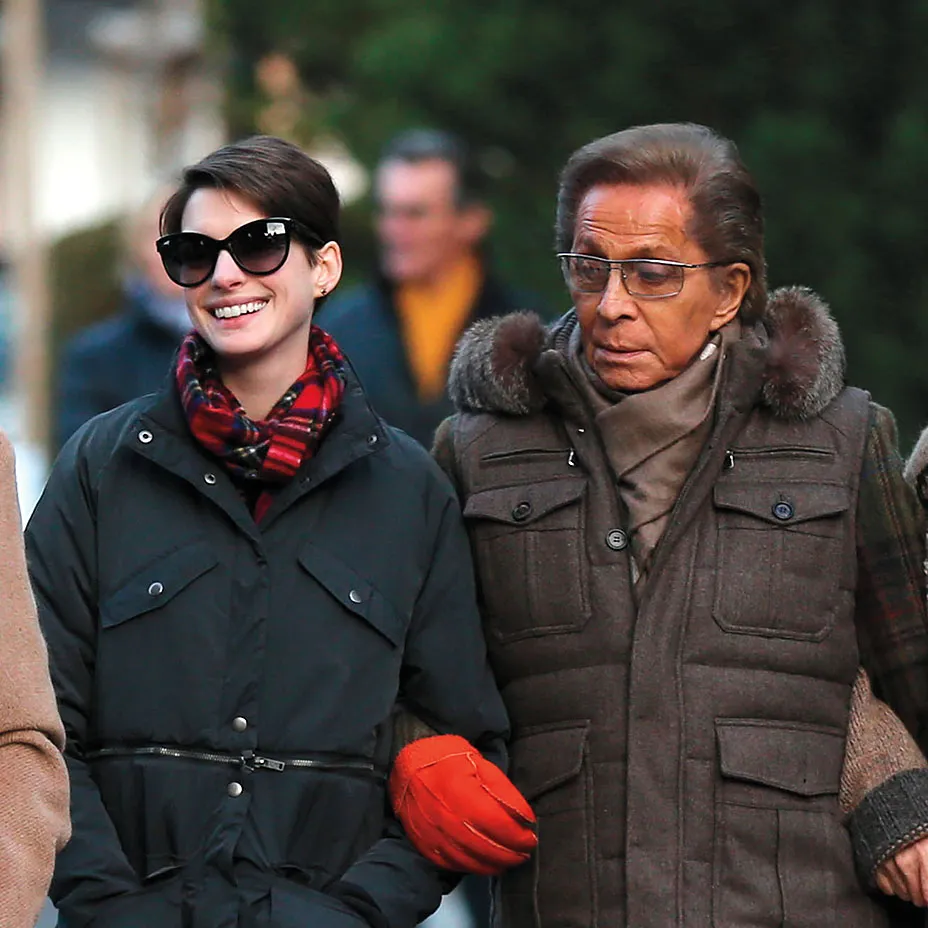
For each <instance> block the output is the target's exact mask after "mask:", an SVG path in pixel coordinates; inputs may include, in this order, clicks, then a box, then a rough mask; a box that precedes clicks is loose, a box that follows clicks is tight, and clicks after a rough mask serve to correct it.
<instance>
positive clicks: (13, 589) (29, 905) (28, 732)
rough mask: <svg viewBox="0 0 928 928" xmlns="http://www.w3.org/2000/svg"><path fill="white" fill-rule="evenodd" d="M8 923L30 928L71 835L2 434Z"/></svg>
mask: <svg viewBox="0 0 928 928" xmlns="http://www.w3.org/2000/svg"><path fill="white" fill-rule="evenodd" d="M0 590H2V595H3V609H2V611H0V928H30V926H32V925H34V924H35V923H36V920H37V919H38V917H39V912H40V911H41V908H42V904H43V902H44V901H45V894H46V892H47V891H48V884H49V880H51V877H52V866H53V864H54V861H55V853H56V851H58V850H60V849H61V848H62V847H63V846H64V844H65V842H66V841H67V839H68V834H69V832H70V822H69V818H68V772H67V769H66V767H65V762H64V758H63V757H62V754H61V752H62V749H63V747H64V729H63V727H62V724H61V718H60V716H59V715H58V709H57V707H56V706H55V694H54V692H53V690H52V684H51V680H50V679H49V673H48V658H47V655H46V651H45V643H44V642H43V640H42V634H41V632H40V631H39V623H38V621H37V619H36V607H35V600H34V599H33V597H32V591H31V590H30V588H29V577H28V575H27V573H26V559H25V557H24V554H23V540H22V526H21V524H20V512H19V503H18V500H17V493H16V472H15V468H14V461H13V447H12V445H11V444H10V441H9V439H8V438H7V437H6V435H4V434H3V433H0Z"/></svg>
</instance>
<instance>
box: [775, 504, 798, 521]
mask: <svg viewBox="0 0 928 928" xmlns="http://www.w3.org/2000/svg"><path fill="white" fill-rule="evenodd" d="M794 514H795V510H794V509H793V504H792V503H789V502H787V501H786V500H785V499H781V500H780V502H778V503H775V504H774V507H773V517H774V518H775V519H779V520H780V521H781V522H788V521H789V520H790V519H792V517H793V515H794Z"/></svg>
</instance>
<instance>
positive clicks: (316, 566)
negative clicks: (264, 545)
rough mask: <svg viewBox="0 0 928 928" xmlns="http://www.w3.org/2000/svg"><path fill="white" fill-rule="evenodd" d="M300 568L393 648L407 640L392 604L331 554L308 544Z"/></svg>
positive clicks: (301, 553)
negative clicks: (378, 633)
mask: <svg viewBox="0 0 928 928" xmlns="http://www.w3.org/2000/svg"><path fill="white" fill-rule="evenodd" d="M298 560H299V562H300V566H301V567H302V568H303V570H305V571H306V572H307V573H308V574H309V575H310V576H311V577H312V578H313V579H314V580H315V581H316V582H317V583H319V585H320V586H322V587H323V588H324V589H326V590H328V592H329V593H331V594H332V596H334V597H335V598H336V599H337V600H338V601H339V602H340V603H341V604H342V605H343V606H344V607H345V608H346V609H347V610H349V611H350V612H352V613H354V614H355V615H356V616H358V618H360V619H363V620H364V621H365V622H367V623H368V624H369V625H371V626H372V627H373V628H375V629H376V630H377V631H378V632H380V634H381V635H383V636H384V638H386V639H387V640H388V641H389V642H390V643H391V644H392V645H394V646H395V647H399V646H400V645H401V644H402V643H403V641H404V639H405V637H406V623H405V622H404V621H403V619H402V617H401V616H400V615H399V614H398V613H397V611H396V610H395V609H394V608H393V605H392V604H391V603H390V601H389V600H388V599H387V598H386V597H385V596H384V595H383V594H382V593H381V592H380V591H379V590H378V589H377V588H376V587H375V586H373V584H371V582H370V581H369V580H365V579H364V577H362V576H361V575H360V574H359V573H358V572H357V571H356V570H354V568H352V567H349V566H348V564H346V563H345V562H344V561H343V560H341V558H339V557H337V556H336V555H334V554H332V553H331V552H330V551H327V550H326V549H324V548H322V547H320V546H318V545H316V544H313V543H312V542H307V543H306V544H305V545H303V547H302V548H301V549H300V553H299V555H298Z"/></svg>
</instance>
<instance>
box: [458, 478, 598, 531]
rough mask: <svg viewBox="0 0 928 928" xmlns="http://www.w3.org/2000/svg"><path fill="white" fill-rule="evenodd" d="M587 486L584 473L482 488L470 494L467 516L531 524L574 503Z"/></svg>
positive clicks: (517, 523)
mask: <svg viewBox="0 0 928 928" xmlns="http://www.w3.org/2000/svg"><path fill="white" fill-rule="evenodd" d="M585 489H586V480H585V479H583V478H582V477H561V478H559V479H557V480H545V481H544V482H541V483H530V484H523V485H521V486H513V487H497V488H495V489H492V490H482V491H481V492H479V493H474V494H473V496H471V497H469V498H468V500H467V503H466V505H465V506H464V517H465V518H468V519H489V520H490V521H493V522H501V523H504V524H506V525H530V524H531V523H532V522H535V521H536V520H538V519H541V518H543V517H544V516H547V515H549V514H550V513H552V512H556V511H557V510H558V509H562V508H563V507H564V506H569V505H570V504H571V503H575V502H576V501H577V500H579V499H580V497H581V496H583V492H584V490H585Z"/></svg>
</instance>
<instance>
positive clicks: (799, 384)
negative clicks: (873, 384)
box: [762, 287, 845, 419]
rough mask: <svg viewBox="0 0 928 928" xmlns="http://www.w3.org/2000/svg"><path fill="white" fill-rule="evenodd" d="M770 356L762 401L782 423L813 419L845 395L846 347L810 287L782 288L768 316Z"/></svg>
mask: <svg viewBox="0 0 928 928" xmlns="http://www.w3.org/2000/svg"><path fill="white" fill-rule="evenodd" d="M763 323H764V327H765V328H766V329H767V331H768V332H769V333H770V351H769V353H768V356H767V370H766V373H765V377H764V388H763V394H762V396H763V400H764V403H765V405H767V406H768V407H769V408H770V410H771V412H773V414H774V415H775V416H777V417H778V418H781V419H811V418H813V417H814V416H817V415H818V414H819V413H820V412H822V410H823V409H825V407H826V406H828V404H829V403H831V402H832V400H834V399H835V397H837V395H838V394H839V393H840V392H841V391H842V389H844V369H845V362H844V345H843V343H842V342H841V333H840V332H839V331H838V325H837V323H836V322H835V320H834V319H833V318H832V316H831V312H830V311H829V309H828V306H827V304H826V303H825V301H824V300H822V299H821V298H820V297H819V296H818V295H817V294H816V293H814V292H813V291H812V290H809V289H808V288H807V287H782V288H780V289H779V290H775V291H774V292H773V293H771V294H770V299H769V300H768V301H767V307H766V309H765V310H764V317H763Z"/></svg>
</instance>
